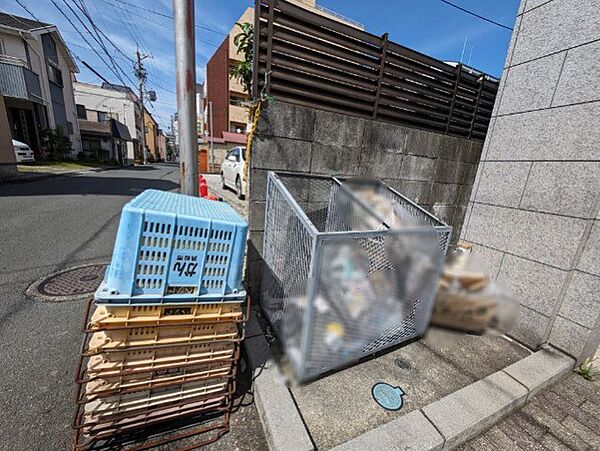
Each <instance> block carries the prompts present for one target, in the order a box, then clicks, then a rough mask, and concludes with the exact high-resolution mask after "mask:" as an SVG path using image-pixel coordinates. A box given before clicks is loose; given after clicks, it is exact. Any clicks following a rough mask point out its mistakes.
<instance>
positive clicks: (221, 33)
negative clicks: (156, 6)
mask: <svg viewBox="0 0 600 451" xmlns="http://www.w3.org/2000/svg"><path fill="white" fill-rule="evenodd" d="M100 1H101V2H104V3H106V1H105V0H100ZM115 1H117V2H119V3H122V4H123V5H128V6H133V7H134V8H136V9H141V10H144V11H148V12H149V13H152V14H156V15H157V16H160V17H165V18H167V19H171V20H174V17H173V16H171V15H169V14H164V13H161V12H158V11H154V10H152V9H150V8H144V7H143V6H139V5H134V4H133V3H129V2H126V1H124V0H115ZM194 26H195V27H196V28H200V29H201V30H206V31H210V32H212V33H216V34H220V35H221V36H227V34H226V33H223V32H221V31H218V30H215V29H213V28H210V27H207V26H204V25H194Z"/></svg>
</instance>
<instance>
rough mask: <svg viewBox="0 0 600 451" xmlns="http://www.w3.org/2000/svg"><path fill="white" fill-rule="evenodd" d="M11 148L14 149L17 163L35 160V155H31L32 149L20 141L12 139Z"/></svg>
mask: <svg viewBox="0 0 600 451" xmlns="http://www.w3.org/2000/svg"><path fill="white" fill-rule="evenodd" d="M12 144H13V148H14V150H15V158H16V159H17V163H27V162H33V161H35V157H34V156H33V150H31V148H30V147H29V146H28V145H27V144H25V143H22V142H21V141H17V140H16V139H13V140H12Z"/></svg>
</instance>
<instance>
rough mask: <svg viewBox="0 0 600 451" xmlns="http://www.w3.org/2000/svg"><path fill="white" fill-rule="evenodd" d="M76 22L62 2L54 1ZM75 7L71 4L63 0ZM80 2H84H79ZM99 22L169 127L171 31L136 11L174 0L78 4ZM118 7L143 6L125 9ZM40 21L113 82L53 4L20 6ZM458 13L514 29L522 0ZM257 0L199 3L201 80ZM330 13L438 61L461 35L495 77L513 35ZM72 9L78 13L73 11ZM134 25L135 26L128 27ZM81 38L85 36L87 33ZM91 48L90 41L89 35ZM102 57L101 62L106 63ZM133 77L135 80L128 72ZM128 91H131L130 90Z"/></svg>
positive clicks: (393, 0)
mask: <svg viewBox="0 0 600 451" xmlns="http://www.w3.org/2000/svg"><path fill="white" fill-rule="evenodd" d="M54 1H55V2H56V3H57V4H58V5H59V7H60V8H61V9H62V10H63V11H65V12H66V13H67V15H69V16H70V17H71V18H72V20H73V23H75V24H77V21H76V19H74V18H73V16H72V13H71V12H70V11H69V9H68V8H67V6H66V5H65V3H64V1H65V0H54ZM66 1H67V2H68V3H69V4H70V5H71V6H72V7H73V8H74V6H73V2H72V0H66ZM80 1H81V0H80ZM82 1H83V2H84V3H85V5H86V6H87V8H88V10H89V11H90V13H91V15H92V17H93V18H94V20H95V22H96V24H97V25H98V26H99V27H100V29H102V30H103V31H104V32H105V33H106V35H107V36H109V37H110V38H111V39H112V40H113V42H114V43H115V44H116V45H117V46H118V47H119V48H120V50H121V51H122V52H123V53H125V54H127V55H131V57H133V56H134V52H135V49H136V41H137V43H139V44H140V46H141V47H142V49H143V50H145V51H146V52H148V53H151V54H152V56H153V58H151V59H148V60H146V61H147V62H148V64H147V69H148V71H149V76H148V86H149V89H154V90H155V91H156V93H157V96H158V99H157V101H156V102H155V103H154V104H153V106H152V108H150V112H151V113H152V114H153V115H154V116H155V118H156V120H157V121H158V122H159V123H160V125H161V126H162V127H163V128H165V129H167V128H168V124H169V120H170V119H169V118H170V115H171V114H172V113H174V112H175V111H176V105H175V104H176V96H175V59H174V43H173V38H174V36H173V35H174V32H173V30H172V21H170V20H169V19H168V18H165V17H162V16H160V15H156V14H153V13H151V12H148V11H145V10H143V9H141V8H147V9H151V10H153V11H156V12H159V13H162V14H166V15H172V3H171V0H144V1H140V0H82ZM122 1H124V2H126V3H130V4H135V5H138V6H140V8H136V7H132V6H128V5H126V4H124V3H122ZM20 2H21V3H23V4H24V5H25V6H26V7H27V8H28V9H29V10H30V11H31V12H32V13H33V14H34V15H35V16H36V17H37V18H38V19H39V20H41V21H44V22H49V23H53V24H56V25H57V26H58V27H59V29H60V31H61V34H62V35H63V37H64V39H65V41H66V42H67V43H68V44H69V46H70V49H71V51H72V52H73V53H74V54H75V55H76V56H77V57H78V58H80V59H82V60H84V61H86V62H87V63H88V64H90V65H92V66H93V67H94V68H95V69H96V70H97V71H98V72H99V73H101V74H102V75H103V76H105V77H106V78H107V79H108V80H110V81H113V82H115V83H119V81H118V79H117V78H116V77H115V75H113V73H112V72H111V71H110V70H109V69H108V68H107V67H106V65H105V64H104V63H103V62H102V61H100V59H99V58H98V57H97V56H96V55H95V54H94V52H92V51H91V50H90V49H89V46H88V45H87V44H86V42H84V40H83V39H82V38H81V37H80V36H79V35H78V34H77V32H76V31H75V30H74V28H73V26H72V25H71V24H69V22H68V21H67V20H66V19H65V18H64V17H63V16H62V15H61V13H60V12H59V11H58V10H57V9H56V7H55V6H54V5H53V4H52V2H51V1H50V0H20ZM453 2H454V3H456V4H458V5H460V6H461V7H463V8H466V9H470V10H472V11H474V12H477V13H478V14H480V15H483V16H486V17H489V18H490V19H493V20H495V21H496V22H500V23H502V24H505V25H508V26H509V27H512V26H513V25H514V20H515V16H516V14H517V9H518V4H519V0H501V1H500V0H453ZM253 3H254V2H253V1H250V0H198V1H196V24H197V25H201V26H204V27H206V28H209V29H210V30H206V29H198V28H197V29H196V38H197V42H196V60H197V63H196V67H197V79H198V82H202V81H203V80H204V67H205V64H206V61H207V60H208V59H209V58H210V56H211V55H212V54H213V52H214V51H215V49H216V47H217V46H218V45H219V44H220V43H221V42H222V40H223V39H224V38H225V34H226V33H227V32H228V31H229V30H230V29H231V26H232V25H233V23H234V22H235V21H236V20H237V18H238V17H239V16H240V15H241V14H242V12H243V11H244V10H245V9H246V8H247V7H248V6H251V5H252V4H253ZM317 3H318V4H320V5H321V6H324V7H326V8H328V9H331V10H334V11H336V12H339V13H341V14H343V15H345V16H347V17H349V18H351V19H353V20H356V21H358V22H361V23H363V24H364V26H365V30H366V31H368V32H370V33H373V34H377V35H381V34H383V33H384V32H388V33H389V34H390V39H391V40H393V41H394V42H397V43H399V44H402V45H405V46H406V47H409V48H412V49H415V50H418V51H420V52H423V53H426V54H428V55H431V56H434V57H436V58H439V59H442V60H459V59H460V58H461V53H462V51H463V44H464V41H465V37H467V44H466V48H465V52H464V57H463V61H464V62H470V65H471V66H473V67H476V68H478V69H480V70H482V71H484V72H487V73H489V74H491V75H494V76H500V74H501V72H502V65H503V63H504V58H505V55H506V51H507V48H508V42H509V40H510V31H508V30H506V29H503V28H500V27H497V26H495V25H493V24H490V23H487V22H485V21H482V20H480V19H477V18H475V17H472V16H470V15H468V14H465V13H464V12H462V11H459V10H456V9H454V8H452V7H450V6H448V5H446V4H444V3H442V2H441V1H439V0H416V1H415V0H368V1H365V0H317ZM0 9H1V10H2V11H5V12H9V13H11V14H16V15H20V16H23V17H31V16H30V15H29V14H28V13H27V12H26V11H25V10H24V9H23V8H21V6H19V5H18V4H17V3H16V2H15V1H14V0H0ZM74 9H75V8H74ZM131 23H134V26H133V27H132V26H131ZM84 34H85V31H84ZM86 37H87V38H88V41H89V42H90V43H94V41H93V40H92V39H91V38H89V37H88V36H86ZM109 50H112V51H111V53H112V55H113V57H114V58H115V59H116V61H117V62H118V63H119V64H120V65H121V67H122V68H123V69H124V70H125V71H129V72H130V73H131V72H132V69H131V62H130V61H128V60H127V59H126V58H125V57H124V56H122V55H121V54H119V53H118V52H117V51H115V50H114V48H113V49H110V48H109ZM105 59H106V58H105ZM79 67H80V70H81V73H80V74H78V75H77V78H78V79H79V80H81V81H84V82H89V83H101V80H100V79H99V78H98V77H97V76H96V75H94V74H93V73H92V72H90V71H89V70H88V69H86V68H85V67H84V66H83V65H82V64H81V63H79ZM130 77H131V78H132V79H133V75H132V74H130ZM132 87H133V86H132Z"/></svg>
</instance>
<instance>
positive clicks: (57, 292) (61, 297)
mask: <svg viewBox="0 0 600 451" xmlns="http://www.w3.org/2000/svg"><path fill="white" fill-rule="evenodd" d="M105 269H106V264H93V265H84V266H77V267H74V268H69V269H66V270H63V271H60V272H57V273H54V274H50V275H49V276H46V277H44V278H43V279H41V280H39V281H37V282H35V283H34V284H33V285H31V286H30V287H29V289H28V290H27V294H29V295H30V296H32V297H35V298H41V299H42V300H45V301H67V300H75V299H79V298H81V297H85V296H87V295H89V294H91V293H93V292H94V291H96V288H98V286H99V285H100V283H101V282H102V279H103V277H104V271H105Z"/></svg>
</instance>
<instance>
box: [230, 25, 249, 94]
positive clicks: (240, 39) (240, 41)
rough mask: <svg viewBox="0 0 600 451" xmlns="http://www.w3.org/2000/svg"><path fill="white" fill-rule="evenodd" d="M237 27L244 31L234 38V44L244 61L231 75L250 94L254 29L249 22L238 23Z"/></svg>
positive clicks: (235, 67)
mask: <svg viewBox="0 0 600 451" xmlns="http://www.w3.org/2000/svg"><path fill="white" fill-rule="evenodd" d="M236 25H237V26H238V27H240V28H241V29H242V31H241V32H240V33H238V34H237V35H236V36H235V37H234V38H233V43H234V45H235V46H236V47H237V50H238V53H241V54H242V55H243V57H244V59H243V60H242V61H238V62H237V63H235V64H234V65H233V67H232V68H231V70H230V72H229V73H230V75H231V76H232V77H233V78H235V79H237V80H238V81H239V82H240V83H241V84H242V86H244V90H245V91H246V93H247V94H250V92H251V90H252V65H253V59H254V28H253V27H252V24H250V23H248V22H244V23H243V24H241V23H239V22H236Z"/></svg>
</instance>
